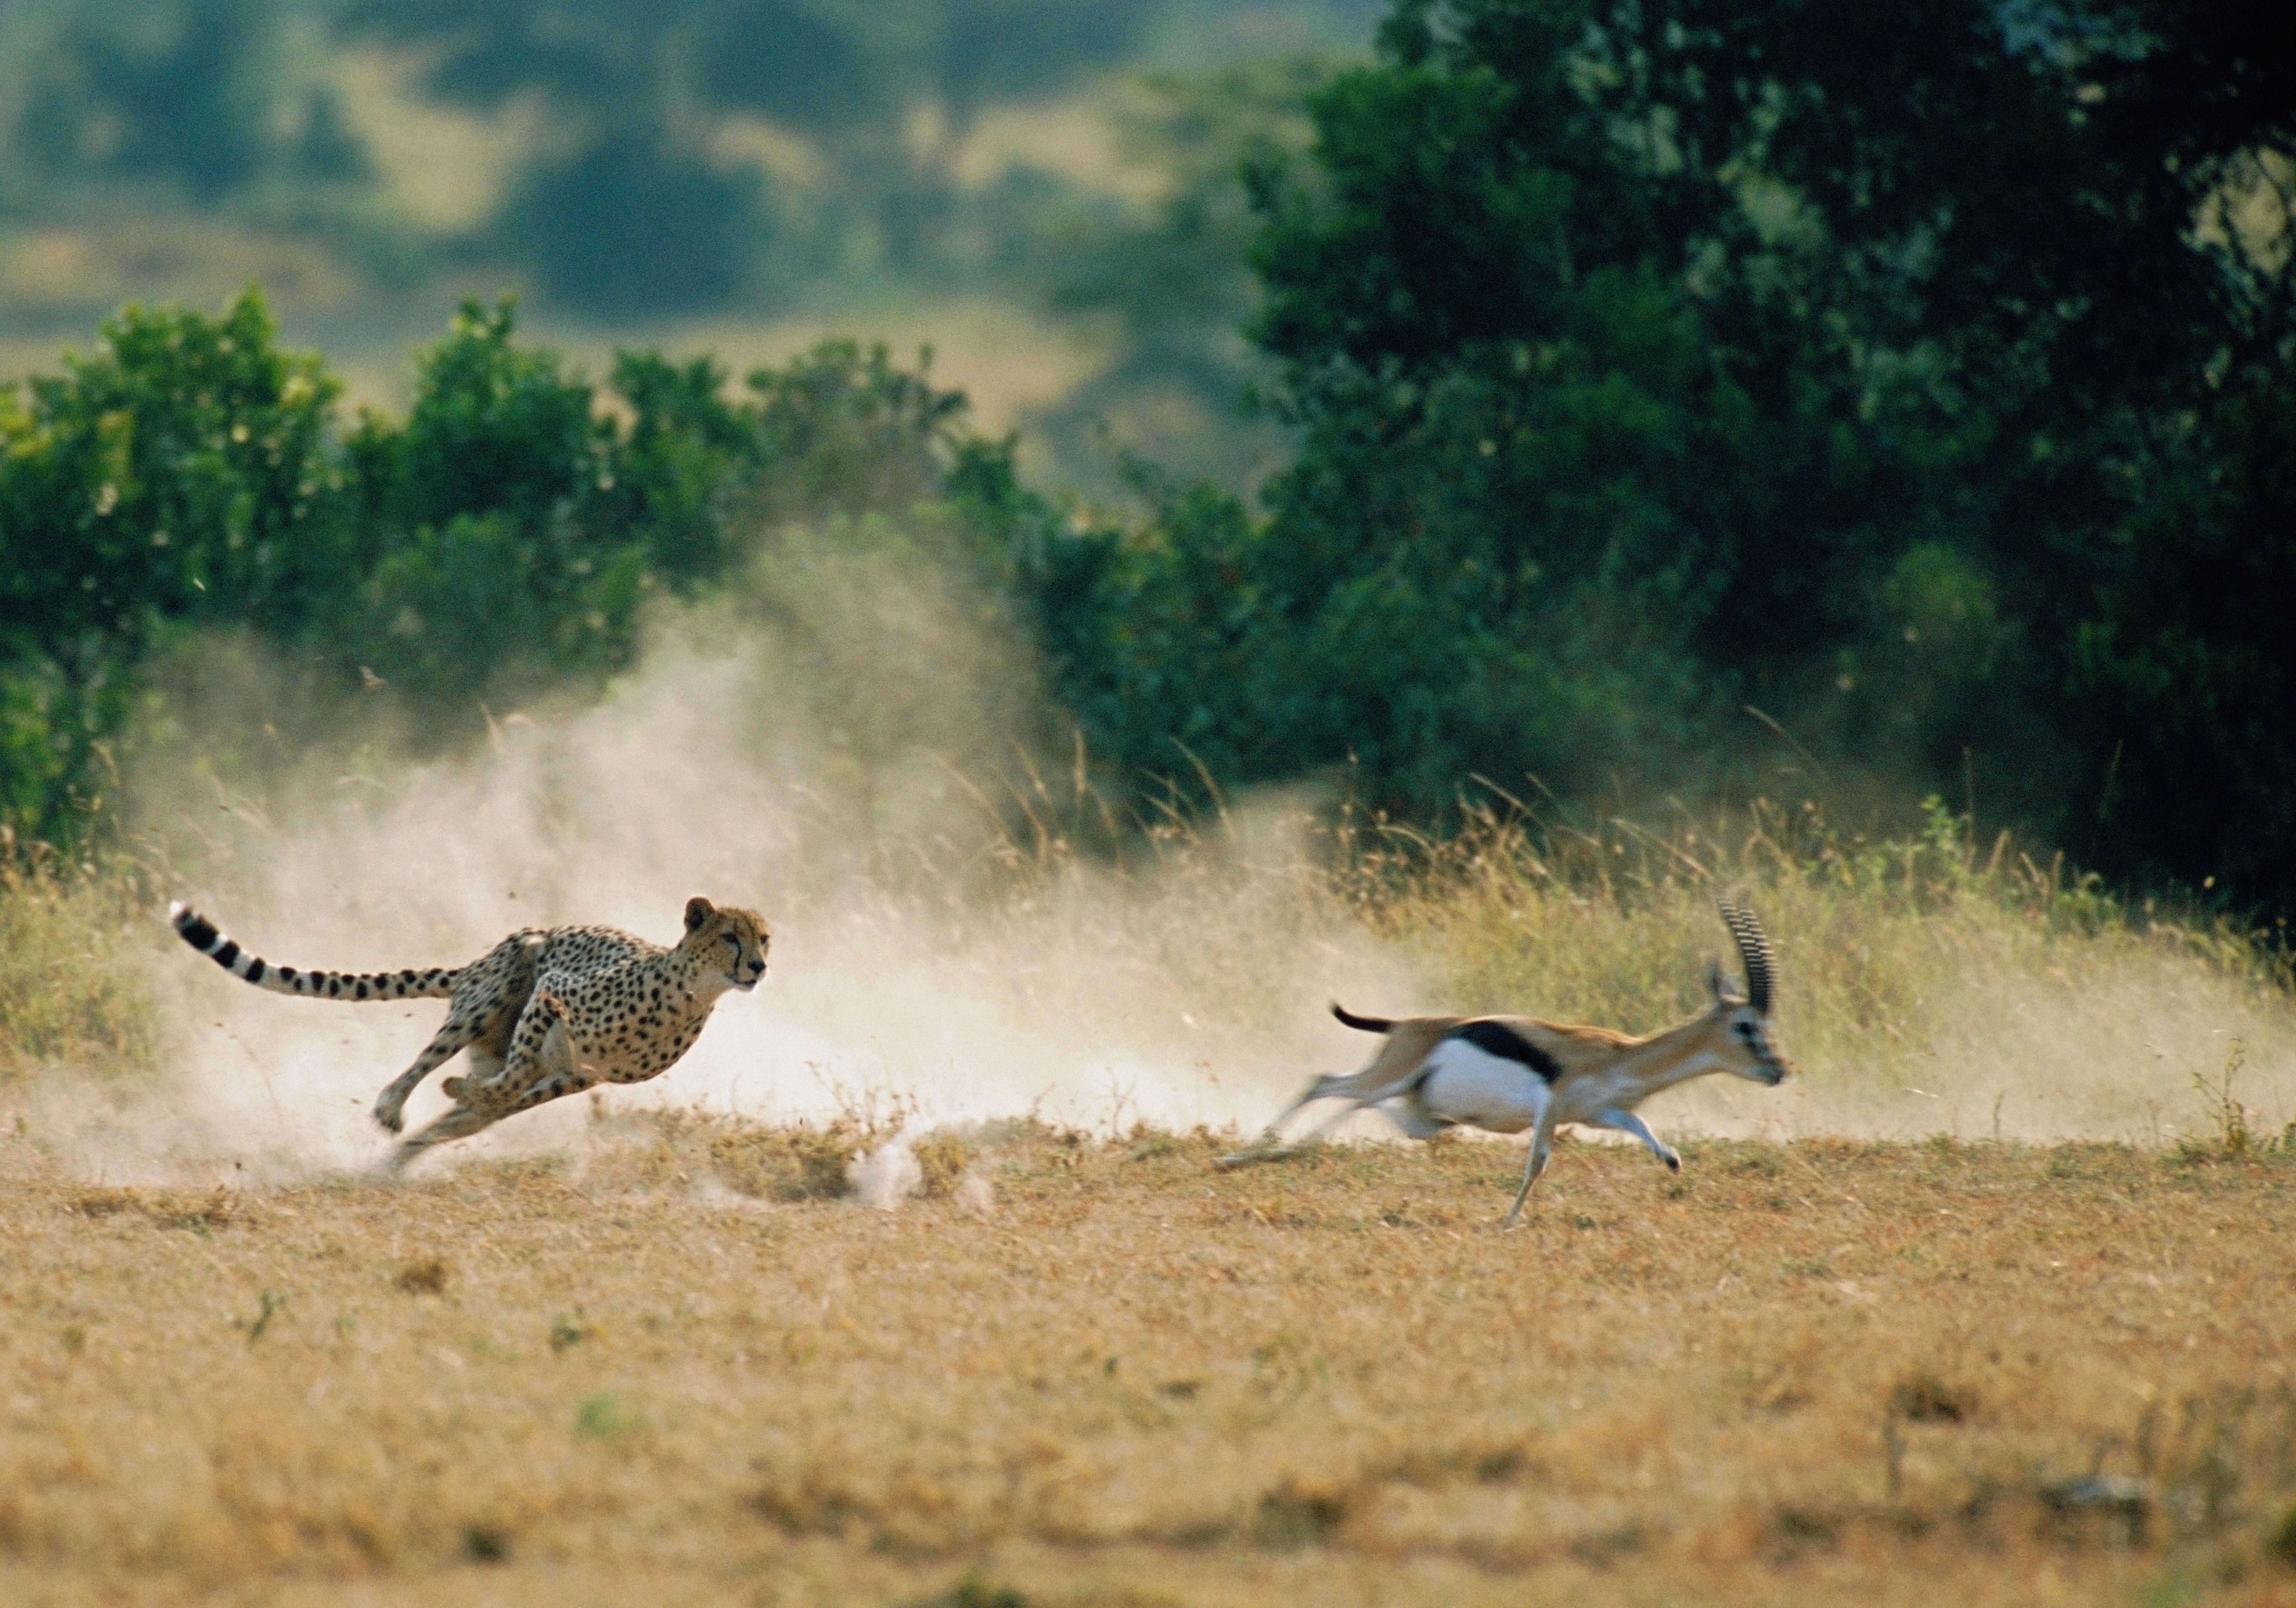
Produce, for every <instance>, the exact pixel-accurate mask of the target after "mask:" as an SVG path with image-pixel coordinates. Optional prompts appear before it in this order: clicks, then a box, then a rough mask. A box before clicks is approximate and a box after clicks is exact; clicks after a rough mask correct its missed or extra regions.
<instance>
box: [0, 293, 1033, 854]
mask: <svg viewBox="0 0 2296 1608" xmlns="http://www.w3.org/2000/svg"><path fill="white" fill-rule="evenodd" d="M744 389H745V391H746V395H743V396H741V397H739V398H728V396H727V395H726V375H725V374H724V373H722V372H721V371H720V370H718V369H717V367H716V366H714V365H711V364H710V363H709V362H708V361H707V360H697V361H694V362H693V363H690V364H687V365H683V366H680V365H674V364H671V363H669V362H667V361H665V360H664V359H662V358H661V357H658V356H654V355H652V354H644V353H626V354H624V355H623V356H622V357H620V358H619V360H618V362H617V363H616V365H615V366H614V370H613V373H612V374H611V379H610V381H609V382H608V384H607V386H606V387H605V388H603V391H601V390H600V389H598V388H595V387H593V386H592V385H591V384H590V383H588V382H587V381H585V380H583V379H582V378H581V377H580V376H578V375H577V374H574V373H570V372H569V371H568V370H567V369H566V368H565V366H564V365H562V362H561V361H560V360H559V359H558V358H557V357H555V356H553V354H551V353H549V352H548V351H545V350H538V349H528V348H521V347H520V346H519V345H517V344H516V343H515V342H514V340H512V316H511V310H510V308H509V306H508V304H504V306H503V307H501V308H496V309H495V310H493V311H488V310H486V309H483V308H478V307H465V308H464V309H463V313H462V315H461V316H460V317H458V318H457V319H456V320H455V325H454V328H453V331H452V332H450V334H449V335H448V336H447V339H446V340H444V341H442V342H441V343H440V344H439V345H438V346H437V347H435V348H433V349H430V351H428V352H426V353H424V354H423V355H422V357H421V359H420V361H419V365H418V377H417V381H416V385H415V390H414V402H413V405H412V406H411V407H410V408H409V409H408V411H407V414H406V418H404V419H403V420H401V419H391V418H386V417H383V416H381V415H379V414H373V413H369V414H364V415H363V416H362V417H361V418H360V419H359V420H358V421H357V423H355V424H353V425H350V426H348V428H346V427H345V426H344V424H343V423H342V421H341V420H340V418H339V417H338V416H337V412H336V407H335V403H336V398H337V395H338V391H339V387H338V386H337V384H336V382H335V381H333V380H332V379H331V378H330V377H329V376H328V375H327V374H326V373H325V372H324V369H323V368H322V366H321V365H320V364H319V362H318V360H317V359H316V358H314V357H303V356H295V355H290V354H287V353H283V352H282V351H280V350H279V349H278V348H277V346H276V344H275V340H274V332H273V329H272V325H271V322H270V319H269V316H268V315H267V313H266V310H265V308H264V306H263V303H262V301H261V299H260V298H259V297H258V296H257V295H255V294H254V293H253V292H250V293H249V294H248V295H246V296H245V297H243V298H242V299H240V300H239V301H238V302H237V303H236V304H235V305H234V306H233V307H232V308H230V309H229V310H228V311H227V312H225V314H224V316H222V317H220V318H212V319H211V318H208V317H205V316H201V315H200V314H197V313H193V312H186V311H184V310H181V309H174V308H168V309H160V310H156V311H154V310H145V309H142V308H129V309H127V311H126V312H124V313H122V314H121V315H120V316H119V317H118V318H116V319H114V320H112V321H111V323H109V324H106V326H105V328H104V332H103V341H102V346H101V348H100V349H98V350H97V351H96V352H95V353H94V354H93V355H90V356H87V357H75V358H71V359H69V360H68V361H67V363H66V365H65V367H64V372H63V373H60V374H54V375H49V376H45V377H42V378H40V379H37V380H35V381H33V382H32V384H31V385H30V387H29V393H18V394H13V395H12V394H11V393H9V392H6V391H0V825H7V826H10V827H12V829H14V830H15V831H16V832H17V833H20V834H21V835H24V836H27V837H47V838H51V839H57V840H62V841H71V840H74V839H76V838H78V837H79V836H80V835H82V833H83V832H84V828H85V823H86V816H87V815H88V814H89V813H90V812H92V811H93V810H94V809H95V808H96V807H97V806H98V804H99V803H100V800H101V799H102V795H103V793H104V791H105V789H106V788H107V786H109V785H111V783H112V782H113V781H114V780H116V776H117V758H116V755H115V753H114V749H115V747H116V745H117V744H118V743H119V742H121V741H127V742H131V743H132V742H134V741H135V739H136V736H137V734H138V732H139V730H141V729H142V728H143V727H145V726H150V725H151V724H152V723H153V722H155V721H158V720H160V719H162V718H164V717H165V715H166V711H165V710H164V709H161V708H160V707H159V706H158V704H157V702H156V694H155V693H152V692H150V691H149V690H142V691H139V688H138V682H137V676H136V672H137V670H138V669H139V668H140V667H141V666H142V665H143V663H144V662H145V661H146V660H147V658H148V657H149V655H150V654H151V653H152V652H153V651H154V650H155V649H156V648H158V647H159V646H160V645H162V644H166V643H167V642H168V641H170V640H171V639H173V638H176V637H178V636H181V634H183V633H184V632H186V631H190V630H193V629H196V628H201V627H217V626H234V627H243V628H252V629H253V630H254V631H256V632H257V633H258V634H259V635H260V636H262V637H264V638H265V639H266V640H267V641H269V642H271V643H272V644H275V645H276V646H278V647H281V648H283V649H286V650H288V651H289V652H291V656H292V657H293V658H294V659H295V660H298V661H299V662H302V663H305V664H309V665H315V666H317V667H320V669H321V670H322V671H323V675H322V677H321V685H319V686H318V688H317V690H318V691H319V692H320V693H321V694H322V695H324V683H325V682H326V681H327V680H330V679H332V682H333V683H334V684H336V685H340V686H342V687H358V686H361V685H366V686H373V685H378V684H380V685H389V686H391V687H393V688H395V689H396V695H397V696H398V697H399V698H401V699H404V700H406V701H408V702H409V703H410V704H411V705H412V707H414V709H416V710H420V711H422V713H423V714H424V715H425V717H426V719H425V724H426V726H428V728H429V729H431V730H433V731H436V732H439V733H442V734H453V733H455V732H456V731H459V730H463V729H467V727H468V726H469V723H470V722H471V720H473V719H475V718H477V715H476V711H477V710H478V708H479V702H480V700H482V699H486V698H494V699H509V700H515V699H516V698H518V697H520V696H521V695H523V694H529V693H533V692H535V691H537V690H538V689H540V688H543V687H546V686H550V685H557V684H559V683H560V682H562V681H563V680H564V679H565V678H567V677H597V676H600V675H603V674H604V673H607V672H611V671H612V670H614V669H619V668H620V667H621V666H623V665H625V664H627V662H628V661H629V659H630V657H631V655H632V653H633V652H634V651H635V647H636V644H637V641H638V632H639V629H640V625H641V614H642V611H643V608H644V603H645V601H646V599H647V597H648V596H649V595H655V594H661V595H678V596H691V595H695V594H696V593H698V592H700V591H702V590H705V589H708V588H709V587H713V586H719V585H723V584H724V583H726V582H727V581H728V580H729V579H731V578H734V576H735V575H736V574H737V573H738V572H739V570H741V569H742V566H744V565H745V564H747V563H748V562H750V558H751V554H752V548H753V538H754V536H755V534H756V533H757V532H758V531H759V530H761V529H772V528H774V527H776V526H779V525H783V524H786V523H790V522H793V521H827V522H829V523H830V524H832V525H834V524H836V523H837V522H838V521H840V520H841V521H846V522H848V523H849V522H850V521H852V520H853V519H855V518H857V517H858V516H863V515H866V514H870V513H880V514H893V515H912V514H929V515H930V517H922V518H919V519H916V520H914V521H913V522H914V523H915V524H916V526H917V527H918V529H921V530H923V531H925V532H928V533H930V538H931V542H932V543H933V544H936V546H934V547H933V550H932V552H931V554H930V556H932V557H936V558H938V559H939V560H940V561H941V562H946V563H947V564H950V565H952V566H955V567H956V568H957V569H959V570H962V571H964V572H965V573H967V574H969V575H972V576H973V577H976V578H979V579H980V580H981V581H983V582H984V583H990V584H996V585H1000V586H1004V587H1010V586H1011V585H1012V584H1013V562H1014V559H1013V555H1014V554H1021V553H1023V552H1026V551H1029V550H1032V549H1034V548H1040V547H1041V546H1043V537H1044V532H1045V529H1046V527H1047V526H1048V523H1049V521H1050V519H1051V515H1050V513H1049V511H1048V510H1047V509H1046V506H1045V505H1043V504H1042V503H1041V502H1039V501H1037V499H1034V498H1032V497H1030V496H1027V495H1026V494H1025V493H1023V492H1022V491H1021V489H1020V488H1019V485H1018V483H1017V481H1016V480H1015V479H1014V477H1013V468H1012V462H1011V448H1010V445H1009V443H1007V444H1000V443H996V442H992V441H988V440H984V439H980V438H979V437H977V436H974V435H972V434H971V433H970V432H968V431H966V430H965V429H964V425H963V422H962V413H963V406H964V405H963V400H962V398H958V397H956V396H955V395H953V394H951V393H949V392H946V391H941V390H936V389H935V388H934V387H933V386H932V385H931V383H930V382H929V381H927V380H926V379H925V378H924V377H923V376H922V374H920V373H908V372H906V371H904V370H901V369H899V368H897V367H896V366H894V365H892V363H891V362H890V360H889V359H888V357H887V356H886V354H885V353H884V352H883V351H882V350H881V349H877V350H872V351H864V350H862V349H859V348H857V347H856V346H855V345H853V344H851V343H849V342H831V343H828V344H825V345H823V346H822V347H820V348H818V349H816V350H815V351H813V352H812V353H810V354H808V356H806V357H801V358H799V359H798V360H797V361H795V362H794V363H792V364H791V365H788V366H787V367H786V368H783V369H778V370H775V369H761V370H759V371H758V372H756V373H752V374H750V376H749V377H748V380H747V381H746V385H745V388H744ZM610 400H611V404H612V406H611V407H609V406H606V403H607V402H609V401H610Z"/></svg>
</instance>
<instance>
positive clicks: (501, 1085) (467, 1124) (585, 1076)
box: [390, 989, 594, 1172]
mask: <svg viewBox="0 0 2296 1608" xmlns="http://www.w3.org/2000/svg"><path fill="white" fill-rule="evenodd" d="M481 1047H483V1046H481ZM471 1059H472V1061H473V1062H474V1066H473V1069H472V1075H471V1076H468V1077H463V1078H449V1079H447V1081H446V1083H445V1085H444V1086H443V1087H444V1088H445V1091H446V1093H447V1094H448V1095H452V1096H454V1097H455V1099H456V1100H458V1101H460V1102H461V1103H460V1104H458V1105H456V1106H455V1109H454V1110H452V1111H450V1112H447V1114H446V1115H445V1116H443V1117H440V1118H439V1120H437V1121H435V1122H433V1123H432V1124H430V1127H428V1128H424V1129H423V1130H422V1132H421V1133H419V1134H416V1135H415V1136H414V1137H413V1138H411V1139H408V1140H406V1142H405V1143H403V1144H400V1145H399V1147H398V1149H397V1150H395V1151H393V1152H392V1153H391V1155H390V1170H391V1171H393V1172H397V1171H398V1170H399V1169H402V1168H404V1167H405V1166H406V1164H407V1163H408V1162H410V1161H414V1158H415V1157H417V1156H419V1155H421V1154H422V1153H423V1152H424V1151H426V1150H428V1149H430V1147H431V1146H432V1145H434V1144H445V1143H446V1142H447V1140H449V1139H463V1138H468V1137H469V1136H471V1135H472V1134H474V1133H477V1132H479V1131H480V1129H481V1128H491V1127H493V1126H494V1125H495V1124H496V1122H499V1121H501V1120H503V1119H504V1117H507V1116H510V1115H511V1114H512V1113H513V1112H522V1111H532V1110H533V1109H534V1108H535V1107H536V1106H537V1105H541V1104H544V1103H546V1102H548V1101H552V1100H555V1099H556V1098H558V1096H559V1095H570V1094H572V1093H574V1092H575V1091H576V1090H577V1089H582V1088H586V1087H589V1086H590V1084H591V1082H592V1081H594V1079H592V1077H591V1075H590V1074H589V1072H588V1071H586V1069H585V1068H583V1067H581V1066H578V1064H576V1062H575V1058H574V1041H573V1038H572V1037H571V1036H570V1034H569V1033H568V1032H567V1030H566V1007H565V1006H564V1005H561V1004H560V1003H559V1002H558V998H557V997H556V996H555V995H553V994H552V993H550V992H549V991H548V990H546V989H536V990H535V991H534V994H533V997H530V998H529V1000H528V1001H527V1003H526V1009H524V1010H523V1011H521V1012H520V1013H519V1017H518V1027H517V1029H516V1030H515V1031H513V1032H512V1035H511V1040H510V1054H509V1055H508V1056H507V1057H505V1058H504V1062H502V1070H501V1071H498V1072H496V1073H495V1075H494V1076H493V1077H491V1078H488V1079H485V1080H484V1081H481V1080H480V1079H479V1078H478V1077H477V1075H476V1074H477V1073H478V1072H479V1071H485V1070H487V1068H486V1062H490V1061H492V1060H493V1056H492V1054H487V1055H486V1057H485V1061H481V1060H480V1055H479V1054H477V1053H474V1054H473V1055H472V1057H471Z"/></svg>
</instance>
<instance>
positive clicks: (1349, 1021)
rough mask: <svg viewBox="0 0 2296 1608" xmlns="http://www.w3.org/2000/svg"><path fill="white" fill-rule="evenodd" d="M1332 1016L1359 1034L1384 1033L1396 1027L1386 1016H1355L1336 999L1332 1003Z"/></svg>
mask: <svg viewBox="0 0 2296 1608" xmlns="http://www.w3.org/2000/svg"><path fill="white" fill-rule="evenodd" d="M1332 1014H1333V1015H1334V1016H1336V1017H1338V1018H1339V1019H1340V1020H1341V1021H1342V1022H1344V1023H1345V1024H1346V1025H1347V1026H1349V1027H1351V1028H1353V1029H1355V1030H1356V1031H1357V1032H1358V1033H1384V1032H1386V1031H1387V1030H1389V1029H1390V1028H1391V1027H1393V1026H1394V1025H1395V1023H1393V1022H1392V1021H1389V1020H1388V1019H1387V1018H1386V1017H1384V1016H1357V1015H1354V1014H1352V1013H1350V1012H1349V1010H1348V1007H1347V1006H1345V1005H1341V1003H1340V1002H1339V1001H1338V1000H1336V999H1335V1000H1333V1001H1332Z"/></svg>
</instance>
